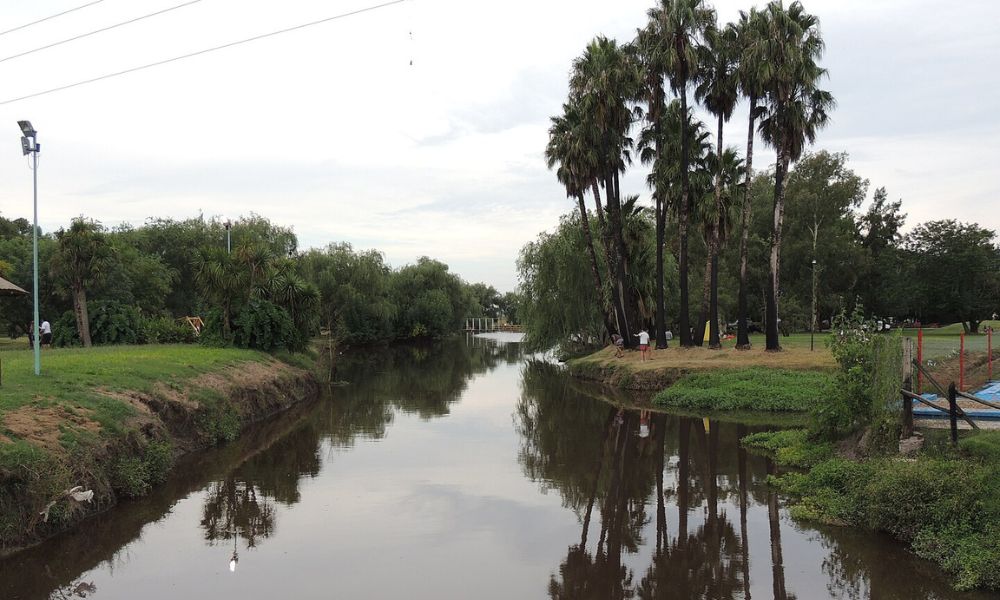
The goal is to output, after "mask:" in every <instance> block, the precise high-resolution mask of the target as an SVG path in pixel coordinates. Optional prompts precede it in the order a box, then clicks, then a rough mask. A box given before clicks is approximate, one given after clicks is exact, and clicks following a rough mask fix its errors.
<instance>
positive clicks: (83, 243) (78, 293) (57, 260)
mask: <svg viewBox="0 0 1000 600" xmlns="http://www.w3.org/2000/svg"><path fill="white" fill-rule="evenodd" d="M56 240H57V241H58V245H57V246H56V251H55V254H53V256H52V259H51V263H50V267H49V268H50V271H51V273H52V277H53V278H54V279H55V280H56V281H57V282H59V284H60V285H61V286H62V287H63V289H66V290H68V291H69V295H70V296H71V297H72V299H73V314H74V315H75V316H76V330H77V331H78V332H79V334H80V341H81V342H82V343H83V345H84V347H85V348H89V347H90V345H91V341H90V316H89V314H88V312H87V288H88V287H90V286H91V285H92V284H94V283H96V282H98V281H100V280H101V279H103V277H104V271H105V269H106V267H107V265H108V261H109V259H110V258H111V253H112V249H111V247H110V246H109V245H108V242H107V239H106V238H105V237H104V231H103V228H102V227H101V224H100V223H97V222H95V221H90V220H87V219H84V218H83V217H77V218H75V219H73V222H72V223H71V224H70V226H69V229H60V230H59V231H57V232H56ZM36 343H37V342H36Z"/></svg>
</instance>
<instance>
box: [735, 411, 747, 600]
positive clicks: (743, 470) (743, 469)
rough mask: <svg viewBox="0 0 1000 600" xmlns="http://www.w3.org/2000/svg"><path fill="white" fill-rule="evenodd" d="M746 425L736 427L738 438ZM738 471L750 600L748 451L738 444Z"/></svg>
mask: <svg viewBox="0 0 1000 600" xmlns="http://www.w3.org/2000/svg"><path fill="white" fill-rule="evenodd" d="M746 434H747V428H746V425H737V426H736V438H737V439H740V440H742V439H743V438H744V437H746ZM736 446H737V459H736V460H737V465H738V467H737V470H738V473H739V475H738V476H739V489H740V556H741V558H742V560H741V566H742V568H743V593H744V594H746V598H747V600H750V539H749V536H748V535H747V504H748V502H747V496H748V493H747V451H746V448H744V447H743V444H739V443H738V444H737V445H736Z"/></svg>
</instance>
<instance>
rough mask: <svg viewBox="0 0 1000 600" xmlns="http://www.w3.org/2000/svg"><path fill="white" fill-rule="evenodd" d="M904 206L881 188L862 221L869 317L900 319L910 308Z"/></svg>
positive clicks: (863, 289)
mask: <svg viewBox="0 0 1000 600" xmlns="http://www.w3.org/2000/svg"><path fill="white" fill-rule="evenodd" d="M902 205H903V203H902V201H901V200H897V201H895V202H890V201H889V196H888V193H887V192H886V190H885V188H884V187H882V188H878V189H877V190H875V195H874V197H873V198H872V203H871V205H870V206H869V207H868V210H867V211H866V212H865V214H864V215H862V216H861V218H860V219H859V227H858V230H859V234H860V236H861V237H860V240H861V245H862V247H863V248H864V249H865V250H866V252H867V257H866V258H867V264H866V268H865V270H864V273H863V274H862V276H861V278H862V283H861V285H860V287H861V296H862V298H863V299H864V303H865V308H866V313H867V314H871V315H878V316H897V317H898V316H903V315H904V314H905V313H906V311H907V310H908V309H909V305H910V302H909V298H908V296H909V294H908V293H907V292H906V284H905V282H906V272H905V271H906V269H905V254H904V253H903V251H902V249H901V247H900V245H901V241H902V235H901V234H900V230H901V229H902V227H903V223H904V222H905V221H906V214H905V213H903V212H902Z"/></svg>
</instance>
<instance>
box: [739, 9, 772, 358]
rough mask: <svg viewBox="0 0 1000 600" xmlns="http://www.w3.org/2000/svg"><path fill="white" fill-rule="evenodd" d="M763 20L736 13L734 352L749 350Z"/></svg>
mask: <svg viewBox="0 0 1000 600" xmlns="http://www.w3.org/2000/svg"><path fill="white" fill-rule="evenodd" d="M762 22H763V18H762V17H761V14H760V13H759V12H757V9H755V8H752V9H750V12H749V13H746V12H743V11H740V20H739V22H738V23H737V25H736V31H737V40H738V45H739V64H738V67H737V77H738V79H739V87H740V93H741V94H742V95H744V96H746V97H747V100H748V101H749V104H750V107H749V108H750V110H749V114H750V116H749V119H748V120H749V126H748V128H747V152H746V163H745V170H746V179H745V180H744V183H743V208H742V210H741V211H740V214H741V217H740V291H739V300H738V304H737V309H736V314H737V327H736V349H737V350H749V349H750V329H749V327H748V325H747V256H748V254H749V246H750V219H751V217H752V216H753V211H752V210H751V204H750V199H751V195H750V180H751V179H752V178H753V138H754V130H755V125H756V120H757V118H758V117H760V116H762V114H763V110H764V109H763V107H761V106H759V104H758V102H759V101H760V99H761V98H763V97H764V89H763V80H764V77H763V73H762V71H763V69H765V68H766V65H765V64H764V63H762V62H761V60H762V56H761V53H760V51H759V50H758V48H757V47H758V46H759V45H760V44H762V43H763V42H764V34H763V31H762V29H761V25H762Z"/></svg>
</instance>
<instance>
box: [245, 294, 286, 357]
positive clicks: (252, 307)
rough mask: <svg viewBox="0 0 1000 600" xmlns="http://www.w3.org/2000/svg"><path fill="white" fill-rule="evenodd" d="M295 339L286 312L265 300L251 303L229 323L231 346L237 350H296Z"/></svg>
mask: <svg viewBox="0 0 1000 600" xmlns="http://www.w3.org/2000/svg"><path fill="white" fill-rule="evenodd" d="M297 338H298V336H297V332H296V330H295V324H294V323H292V318H291V317H290V316H289V315H288V312H287V311H286V310H285V309H283V308H281V307H280V306H278V305H277V304H274V303H273V302H269V301H267V300H251V301H250V303H249V304H247V306H245V307H244V308H243V309H242V310H241V311H240V312H239V314H238V315H236V318H235V319H233V343H234V344H236V345H237V346H239V347H241V348H253V349H254V350H263V351H265V352H270V351H272V350H277V349H280V348H284V349H288V350H298V349H299V348H298V346H299V343H298V339H297Z"/></svg>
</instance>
